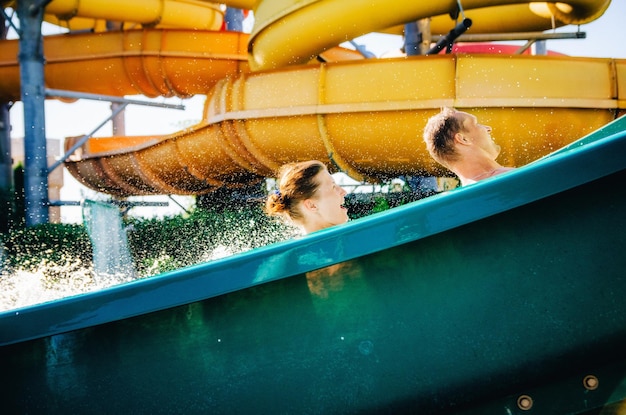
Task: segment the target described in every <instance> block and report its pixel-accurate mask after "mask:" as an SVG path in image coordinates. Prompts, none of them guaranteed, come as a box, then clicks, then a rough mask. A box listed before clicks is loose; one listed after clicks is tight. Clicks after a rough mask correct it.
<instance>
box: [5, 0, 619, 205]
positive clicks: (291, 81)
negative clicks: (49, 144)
mask: <svg viewBox="0 0 626 415" xmlns="http://www.w3.org/2000/svg"><path fill="white" fill-rule="evenodd" d="M65 3H66V2H62V1H58V0H55V1H53V2H52V3H50V5H49V6H48V9H47V11H48V12H49V13H50V16H51V17H50V18H49V19H48V20H51V21H52V20H54V19H55V18H56V19H58V20H59V21H62V20H63V19H65V21H67V26H69V27H72V22H73V19H67V18H68V16H70V7H69V6H68V5H67V4H65ZM67 3H72V4H74V3H76V4H74V7H72V8H71V10H72V13H73V14H71V16H74V15H75V16H78V17H81V18H87V19H97V18H101V19H108V20H133V21H135V22H138V24H142V25H144V28H143V29H141V30H132V29H128V30H124V31H116V32H97V31H96V32H95V33H80V34H67V35H61V36H48V37H46V38H45V39H44V50H45V54H46V69H45V71H46V73H45V79H46V83H47V86H48V87H49V88H52V89H67V90H74V91H82V92H91V93H99V94H107V95H119V96H122V95H135V94H142V95H145V96H149V97H155V96H159V95H160V96H180V97H188V96H190V95H194V94H206V95H207V99H206V103H205V109H204V114H203V118H202V120H201V122H200V123H198V124H197V125H195V126H192V127H190V128H188V129H185V130H183V131H179V132H177V133H174V134H170V135H165V136H146V137H108V138H92V139H90V140H89V141H88V142H87V143H86V144H85V145H84V146H83V147H81V148H80V149H79V150H77V151H76V152H75V153H74V154H73V155H72V156H71V158H70V160H69V161H68V162H66V164H65V165H66V167H67V168H68V170H69V171H70V172H71V173H72V174H73V175H74V176H75V177H76V178H77V179H78V180H79V181H81V182H82V183H84V184H85V185H86V186H88V187H90V188H92V189H95V190H98V191H101V192H104V193H109V194H111V195H114V196H118V197H125V196H131V195H151V194H202V193H207V192H210V191H212V190H214V189H216V188H218V187H222V186H232V187H238V186H245V185H248V184H250V183H251V182H254V181H255V180H260V179H262V178H263V177H268V176H272V175H274V174H275V171H276V169H277V168H278V167H279V166H280V165H282V164H283V163H285V162H288V161H294V160H301V159H311V158H316V159H320V160H323V161H325V162H327V163H328V164H331V165H333V166H335V167H336V169H337V170H340V171H343V172H345V173H347V174H348V175H350V176H351V177H353V178H355V179H357V180H368V181H378V180H381V179H386V178H392V177H397V176H399V175H406V174H409V175H442V174H446V172H442V171H441V170H440V169H439V168H438V166H436V165H435V164H434V163H433V162H432V160H431V159H430V157H429V156H428V154H427V153H426V151H425V149H424V146H423V144H422V143H421V139H420V131H421V128H422V126H423V125H424V123H425V121H426V119H427V118H428V117H429V116H430V115H432V114H434V113H435V112H436V111H438V109H439V108H440V107H441V106H443V105H452V106H455V107H457V108H461V109H464V110H468V111H471V112H473V113H476V114H477V115H478V116H479V117H480V118H481V119H482V120H484V121H485V123H488V124H489V125H491V126H492V128H493V130H494V136H495V137H496V139H497V140H498V142H499V143H500V144H501V145H502V147H503V153H502V155H501V161H502V162H503V163H504V164H508V165H517V166H521V165H525V164H527V163H528V162H530V161H532V160H535V159H537V158H539V157H541V156H543V155H545V154H547V153H549V152H551V151H553V150H555V149H557V148H560V147H562V146H563V145H566V144H568V143H570V142H572V141H574V140H575V139H577V138H579V137H581V136H583V135H585V134H587V133H590V132H591V131H594V130H596V129H597V128H600V127H602V126H603V125H605V124H607V123H608V122H610V121H611V120H613V119H614V118H616V117H617V116H618V115H620V114H622V113H623V112H624V111H625V110H626V61H624V60H618V59H608V58H607V59H593V58H573V57H564V56H520V55H477V54H451V55H436V56H435V55H433V56H417V57H410V58H395V59H368V60H366V59H360V58H359V57H358V56H355V54H354V53H352V52H350V51H347V50H344V49H341V48H337V47H336V45H338V44H340V43H341V42H343V41H346V40H349V39H352V38H354V37H356V36H359V35H362V34H365V33H369V32H372V31H380V30H387V29H388V30H394V29H393V28H394V27H396V28H397V27H398V25H401V24H402V23H404V22H408V21H414V20H416V19H420V18H425V17H431V16H432V21H431V30H432V33H433V34H445V33H447V32H448V31H449V30H450V29H451V28H452V27H454V25H455V21H454V20H452V19H451V18H450V16H449V14H450V13H451V12H454V10H455V8H456V7H457V6H456V5H457V3H456V2H455V1H447V0H441V1H439V2H428V4H422V3H425V2H415V3H416V4H410V5H407V4H405V2H403V1H401V0H397V1H393V2H389V1H374V2H369V3H368V7H367V8H359V7H356V5H350V4H347V2H345V1H329V0H325V1H298V2H296V1H293V2H288V3H286V2H284V1H268V0H263V1H258V2H255V1H245V0H243V1H232V2H227V4H228V5H230V6H234V7H240V8H244V9H251V10H253V11H254V15H255V26H254V28H253V30H252V33H251V34H250V35H249V36H248V35H245V34H240V33H229V32H220V31H214V30H206V29H207V28H206V27H201V28H200V29H198V28H197V26H198V25H197V24H196V23H189V25H188V26H187V27H186V26H185V25H186V23H185V22H186V19H185V18H184V17H183V18H180V16H176V17H178V18H174V17H168V18H167V19H165V18H164V16H165V15H163V17H161V18H160V19H159V15H158V13H160V12H161V13H164V12H165V10H168V11H169V13H170V15H171V14H172V12H173V11H174V10H179V9H178V8H177V4H178V3H179V2H175V1H173V0H172V2H165V4H170V6H171V7H165V8H163V9H162V10H161V9H155V7H156V6H155V4H156V3H159V4H160V3H161V2H160V1H159V2H155V1H149V0H145V2H142V3H145V5H144V6H145V7H143V8H139V7H138V8H137V10H133V16H132V17H125V16H126V15H124V14H123V13H121V12H120V14H121V15H115V16H113V15H110V14H109V13H111V12H110V11H108V10H110V9H113V8H112V7H110V4H109V3H106V2H105V3H106V5H104V3H102V4H101V3H100V2H98V1H95V0H81V1H72V2H67ZM185 3H186V4H187V5H193V6H194V7H197V8H199V9H202V8H203V7H204V8H205V9H207V10H210V11H211V12H212V13H216V16H217V17H214V18H212V22H213V26H211V27H210V28H211V29H214V28H215V27H216V26H218V23H220V24H221V20H220V15H219V11H220V10H219V9H218V8H216V7H215V5H212V4H209V3H204V2H185ZM609 3H610V1H609V0H571V1H570V2H568V3H557V4H552V3H527V2H518V1H506V0H499V1H494V0H478V1H467V2H463V6H464V14H465V16H466V17H467V18H471V19H472V21H473V22H474V23H473V24H472V28H471V31H472V33H497V32H512V31H537V30H548V29H550V28H553V27H557V26H562V25H566V24H583V23H586V22H589V21H592V20H594V19H597V18H598V17H600V16H601V15H602V13H604V11H605V10H606V8H607V7H608V5H609ZM124 4H126V3H124ZM104 9H106V10H107V12H106V13H105V11H104ZM118 9H119V10H124V6H122V5H120V7H119V8H118ZM138 10H139V11H138ZM141 10H149V11H150V13H149V15H143V14H142V13H141ZM155 13H156V14H157V17H155ZM192 13H195V12H193V11H192ZM174 14H175V13H174ZM128 16H130V10H129V15H128ZM168 16H169V15H168ZM161 23H163V24H164V25H163V26H159V25H160V24H161ZM93 25H94V26H93V27H94V28H96V27H101V26H102V24H99V25H98V24H97V23H94V24H93ZM149 26H155V27H153V28H147V27H149ZM389 28H391V29H389ZM396 30H397V29H396ZM16 48H17V45H16V44H14V45H11V42H10V41H4V42H2V44H1V47H0V97H3V98H7V97H8V98H10V99H16V97H19V71H18V67H17V62H16V56H17V53H16ZM529 74H532V75H531V76H529ZM520 120H521V122H520ZM520 126H521V127H522V128H520ZM76 140H77V139H76V138H75V139H72V138H69V139H67V140H66V148H71V147H72V146H73V144H74V143H75V142H76Z"/></svg>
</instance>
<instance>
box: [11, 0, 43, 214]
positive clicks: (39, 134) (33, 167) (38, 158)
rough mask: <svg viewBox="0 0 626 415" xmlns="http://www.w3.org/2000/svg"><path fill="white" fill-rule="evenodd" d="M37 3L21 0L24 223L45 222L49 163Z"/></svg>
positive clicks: (41, 48) (18, 7) (39, 6)
mask: <svg viewBox="0 0 626 415" xmlns="http://www.w3.org/2000/svg"><path fill="white" fill-rule="evenodd" d="M41 6H42V5H41V4H40V3H39V2H36V1H33V0H20V1H18V2H17V15H18V17H19V21H20V40H19V45H20V52H19V62H20V82H21V100H22V103H23V105H24V196H25V202H26V226H34V225H39V224H43V223H48V221H49V212H48V166H47V160H46V159H47V151H46V126H45V105H44V104H45V98H46V96H45V87H44V56H43V40H42V37H41V24H42V22H43V12H44V9H43V7H41Z"/></svg>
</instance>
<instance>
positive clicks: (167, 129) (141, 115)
mask: <svg viewBox="0 0 626 415" xmlns="http://www.w3.org/2000/svg"><path fill="white" fill-rule="evenodd" d="M625 18H626V0H613V1H612V2H611V5H610V6H609V8H608V10H607V11H606V12H605V14H604V15H603V16H601V17H600V18H599V19H597V20H595V21H593V22H591V23H589V24H586V25H583V26H581V27H580V28H578V27H577V26H565V27H562V28H559V29H557V30H556V32H575V31H577V30H581V31H583V32H585V33H586V38H585V39H573V40H562V39H559V40H549V41H548V42H547V48H548V50H553V51H556V52H561V53H564V54H567V55H571V56H587V57H601V58H602V57H604V58H624V59H626V42H624V39H626V28H625V22H626V20H625ZM55 30H58V32H59V33H60V32H61V31H60V30H59V29H56V28H55V27H51V26H49V25H48V26H47V27H46V28H45V31H46V32H47V34H52V33H55ZM355 41H356V42H357V43H359V44H361V45H363V46H365V47H366V48H367V49H368V50H369V51H371V52H373V53H374V54H375V55H376V56H379V57H380V56H386V55H393V54H396V53H397V52H398V51H399V49H400V48H401V47H402V38H401V37H400V36H393V35H380V34H375V35H372V34H370V35H365V36H362V37H360V38H357V39H355ZM506 43H517V44H519V42H506ZM345 46H348V45H345ZM129 98H132V99H144V98H142V97H129ZM145 99H146V100H148V99H147V98H145ZM204 99H205V97H204V96H201V95H197V96H195V97H193V98H190V99H186V100H182V99H178V98H169V99H167V98H159V99H155V100H149V101H156V102H167V103H174V104H182V105H184V106H185V110H182V111H181V110H173V109H161V108H155V107H146V106H138V105H129V106H128V107H127V109H126V113H125V118H126V134H127V135H148V134H169V133H173V132H176V131H179V130H181V129H182V128H184V127H186V126H189V125H191V124H194V123H196V122H198V121H200V119H201V117H202V107H203V104H204ZM22 111H23V108H22V106H21V103H20V102H18V103H16V104H15V105H14V106H13V108H12V109H11V112H10V117H11V124H12V134H11V135H12V137H23V134H24V125H23V121H22V120H23V116H22ZM109 114H110V104H109V103H108V102H96V101H88V100H78V101H76V102H74V103H63V102H60V101H56V100H49V101H47V102H46V131H47V136H48V137H49V138H58V139H61V140H62V139H63V138H64V137H70V136H82V135H84V134H87V133H90V132H92V131H93V130H94V129H95V128H96V127H97V126H98V125H99V124H100V123H102V121H103V120H104V119H106V117H107V116H108V115H109ZM109 135H111V125H110V124H106V125H105V126H104V127H103V128H102V129H100V130H99V131H97V132H96V133H95V134H94V136H109ZM64 181H65V186H64V188H63V189H62V190H61V199H62V200H71V201H73V200H80V199H83V198H96V199H100V200H102V199H104V198H107V196H104V195H101V194H100V195H99V194H97V193H96V192H93V191H91V190H89V189H86V188H84V187H83V186H81V185H80V184H79V183H78V182H76V181H75V180H74V179H73V178H72V177H71V176H70V175H69V174H68V173H67V172H65V174H64ZM175 198H176V200H177V201H178V202H180V203H181V204H182V205H183V206H189V204H190V203H191V199H190V198H183V197H175ZM141 200H149V201H169V202H170V207H167V208H163V207H146V208H134V209H132V210H131V213H132V214H134V215H136V216H164V215H171V214H176V213H180V212H182V209H181V208H180V207H179V206H178V205H177V204H175V203H172V202H171V200H168V199H167V198H166V197H151V198H142V199H141ZM61 215H62V221H63V222H66V223H75V222H80V221H81V212H80V208H79V207H70V206H68V207H63V208H61Z"/></svg>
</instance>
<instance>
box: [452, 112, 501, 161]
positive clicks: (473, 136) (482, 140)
mask: <svg viewBox="0 0 626 415" xmlns="http://www.w3.org/2000/svg"><path fill="white" fill-rule="evenodd" d="M460 114H461V115H462V117H463V128H464V131H463V132H462V133H463V135H465V136H466V137H468V138H469V139H470V140H471V142H472V144H473V145H475V146H477V147H478V148H480V149H481V150H483V151H484V152H486V153H487V154H489V155H490V157H491V158H492V159H493V160H495V159H496V157H498V154H500V151H501V147H500V146H499V145H498V144H496V142H495V141H494V140H493V138H492V137H491V127H489V126H488V125H483V124H480V123H479V122H478V118H476V117H475V116H474V115H472V114H468V113H466V112H461V113H460Z"/></svg>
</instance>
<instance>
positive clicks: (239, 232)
mask: <svg viewBox="0 0 626 415" xmlns="http://www.w3.org/2000/svg"><path fill="white" fill-rule="evenodd" d="M128 229H129V232H128V243H129V246H130V250H131V253H132V256H133V258H134V260H135V266H136V270H137V272H138V274H140V275H144V276H145V275H153V274H156V273H160V272H165V271H169V270H173V269H178V268H181V267H184V266H188V265H193V264H197V263H200V262H205V261H207V260H211V259H215V258H216V257H217V256H219V253H220V252H221V253H222V256H223V255H224V254H234V253H238V252H243V251H247V250H250V249H254V248H257V247H259V246H263V245H268V244H270V243H273V242H278V241H281V240H285V239H288V238H290V237H291V236H293V230H292V229H290V228H289V227H288V226H287V225H284V224H282V223H280V222H277V221H276V220H274V219H272V218H269V217H268V216H267V215H266V214H265V213H264V212H263V211H262V209H261V208H260V206H247V207H241V208H235V209H230V210H225V209H219V210H217V209H196V210H194V211H193V212H192V213H191V214H190V215H188V216H187V217H184V216H173V217H167V218H163V219H142V220H138V219H133V220H130V221H129V223H128Z"/></svg>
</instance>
